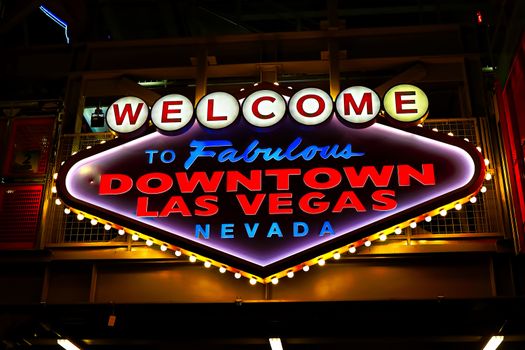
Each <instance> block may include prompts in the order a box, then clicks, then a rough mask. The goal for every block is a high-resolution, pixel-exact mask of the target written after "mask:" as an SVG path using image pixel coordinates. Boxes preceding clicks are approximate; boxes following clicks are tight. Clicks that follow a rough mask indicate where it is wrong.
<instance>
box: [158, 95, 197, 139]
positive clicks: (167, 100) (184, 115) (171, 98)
mask: <svg viewBox="0 0 525 350" xmlns="http://www.w3.org/2000/svg"><path fill="white" fill-rule="evenodd" d="M192 116H193V104H192V103H191V101H190V100H189V99H188V98H187V97H186V96H182V95H179V94H172V95H167V96H163V97H162V98H160V99H159V100H157V102H155V104H154V105H153V107H152V108H151V121H152V122H153V124H154V125H155V126H156V127H157V128H159V129H160V130H163V131H175V130H179V129H181V128H183V127H185V126H186V125H187V124H188V123H189V122H190V120H191V118H192Z"/></svg>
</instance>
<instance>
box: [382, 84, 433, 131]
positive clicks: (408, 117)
mask: <svg viewBox="0 0 525 350" xmlns="http://www.w3.org/2000/svg"><path fill="white" fill-rule="evenodd" d="M383 106H384V107H385V112H386V113H387V114H388V116H390V117H391V118H392V119H394V120H396V121H399V122H403V123H412V122H414V123H415V122H419V121H420V120H421V119H423V118H425V117H426V115H427V113H428V98H427V95H426V94H425V93H424V92H423V90H421V89H420V88H418V87H417V86H414V85H410V84H400V85H396V86H394V87H392V88H390V89H389V90H388V91H387V92H386V94H385V97H384V98H383Z"/></svg>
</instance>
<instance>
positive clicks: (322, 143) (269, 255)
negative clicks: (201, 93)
mask: <svg viewBox="0 0 525 350" xmlns="http://www.w3.org/2000/svg"><path fill="white" fill-rule="evenodd" d="M383 105H384V109H385V111H388V113H389V116H385V117H386V118H382V116H381V113H380V110H381V101H380V99H379V97H378V96H377V94H376V93H375V92H374V91H373V90H371V89H368V88H366V87H352V88H348V89H346V90H343V91H342V92H341V94H339V96H338V97H337V98H336V100H335V102H334V101H333V100H332V99H331V98H330V97H329V95H328V94H327V93H326V92H324V91H322V90H319V89H303V90H301V91H299V92H297V93H295V94H293V95H292V96H291V97H289V96H286V95H284V93H282V92H281V93H279V92H277V91H274V90H272V89H270V88H267V89H260V90H257V91H254V92H252V93H247V94H246V95H245V96H243V97H242V98H241V99H237V98H234V97H233V96H232V95H230V94H227V93H224V92H215V93H211V94H209V95H207V96H205V97H204V98H203V99H201V101H200V102H199V103H198V104H197V106H196V108H195V109H194V108H193V105H192V104H191V102H190V101H189V100H188V99H187V98H186V97H184V96H181V95H168V96H164V97H162V98H161V99H159V100H158V101H157V102H156V103H155V104H154V105H153V106H152V108H151V111H150V109H149V108H148V106H147V105H146V104H145V103H144V102H143V101H141V100H140V99H138V98H135V97H126V98H123V99H120V100H118V101H117V102H115V103H114V104H113V105H111V106H110V107H109V109H108V112H107V116H106V117H107V118H108V120H107V124H108V125H109V126H110V127H111V128H112V129H113V130H115V131H118V132H120V133H123V134H129V133H131V134H132V136H127V137H125V136H126V135H123V136H122V137H120V138H118V139H116V140H113V141H111V142H107V143H105V144H103V145H99V146H97V147H93V148H91V149H89V150H84V151H82V152H79V153H78V154H77V155H75V156H73V157H71V158H70V159H69V160H68V161H67V162H66V163H65V164H64V166H63V168H62V169H61V171H60V175H59V179H58V189H59V193H60V195H61V197H62V198H63V199H64V201H65V202H66V203H67V204H68V205H70V206H71V207H73V208H75V209H76V210H77V211H78V212H80V213H82V214H83V215H86V214H88V215H92V216H95V217H98V218H101V219H102V220H103V221H108V222H111V223H113V224H114V225H116V227H123V228H126V229H127V230H129V232H136V233H138V234H142V235H144V236H148V237H153V238H154V239H156V240H158V241H160V242H166V243H167V244H169V245H170V247H174V249H175V248H176V249H179V248H180V249H182V250H183V251H185V252H188V254H194V256H197V257H199V258H201V259H203V260H206V259H210V261H212V262H213V264H215V265H217V266H224V267H226V268H228V269H229V270H230V271H240V272H241V271H242V273H243V274H244V275H245V276H247V277H253V278H256V279H257V280H259V281H261V282H263V281H264V282H268V281H270V280H271V279H272V278H274V277H276V276H282V275H284V274H286V273H287V272H293V271H294V270H297V269H300V268H301V267H302V266H307V265H308V264H310V263H312V262H314V261H316V260H315V259H320V258H319V257H322V256H323V255H324V254H334V252H335V253H339V252H341V251H343V250H347V249H349V248H352V247H356V246H359V245H361V244H369V242H370V241H371V240H372V239H377V238H378V237H380V236H382V235H386V234H390V233H393V232H396V233H399V230H400V229H401V228H403V227H406V226H408V225H409V224H410V223H412V222H414V223H415V222H418V221H421V220H424V219H425V218H426V217H428V216H431V215H435V214H437V213H439V212H440V211H442V210H446V209H449V208H451V207H453V206H454V205H458V204H461V203H464V202H466V201H468V200H469V198H470V197H471V196H472V195H473V194H474V193H476V192H477V191H478V190H479V188H480V187H481V184H482V181H483V178H484V172H485V169H484V164H483V160H482V158H481V156H480V154H479V152H478V151H477V150H476V149H475V148H474V147H473V146H472V145H470V144H469V143H467V142H466V141H463V140H460V139H457V138H454V137H450V136H447V135H442V134H439V133H435V132H433V131H430V130H427V129H425V128H420V127H417V126H414V125H415V124H417V122H419V121H421V120H422V119H424V118H425V117H426V115H427V112H428V100H427V98H426V96H425V95H424V93H423V92H422V91H421V90H420V89H419V88H417V87H414V86H412V85H400V86H396V87H393V88H392V89H390V90H389V91H388V92H387V93H386V94H385V98H384V99H383ZM193 115H195V118H194V117H193ZM148 117H149V118H151V122H152V124H153V125H154V126H155V127H156V128H158V129H160V130H159V131H155V130H151V131H150V132H149V133H146V134H142V135H133V133H135V132H137V131H138V130H141V129H143V127H144V126H145V124H146V121H147V119H148ZM379 120H381V121H379ZM195 121H197V122H195ZM389 123H390V125H389ZM401 125H402V126H403V127H404V128H405V129H403V128H401V127H400V126H401Z"/></svg>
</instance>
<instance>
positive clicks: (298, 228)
mask: <svg viewBox="0 0 525 350" xmlns="http://www.w3.org/2000/svg"><path fill="white" fill-rule="evenodd" d="M307 234H308V224H307V223H306V222H302V221H297V222H294V223H293V236H294V237H304V236H306V235H307Z"/></svg>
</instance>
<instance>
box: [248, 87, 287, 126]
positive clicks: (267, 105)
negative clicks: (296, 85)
mask: <svg viewBox="0 0 525 350" xmlns="http://www.w3.org/2000/svg"><path fill="white" fill-rule="evenodd" d="M285 113H286V101H285V100H284V98H283V96H282V95H280V94H279V93H277V92H275V91H272V90H259V91H255V92H253V93H252V94H250V95H249V96H248V97H247V98H246V99H245V100H244V102H243V103H242V114H243V115H244V118H245V119H246V121H247V122H248V123H250V124H252V125H254V126H258V127H260V128H265V127H268V126H272V125H274V124H276V123H277V122H279V121H280V120H281V119H282V118H283V117H284V114H285Z"/></svg>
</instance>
